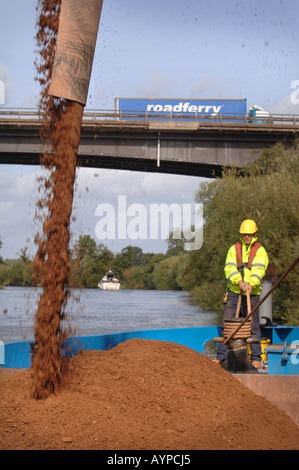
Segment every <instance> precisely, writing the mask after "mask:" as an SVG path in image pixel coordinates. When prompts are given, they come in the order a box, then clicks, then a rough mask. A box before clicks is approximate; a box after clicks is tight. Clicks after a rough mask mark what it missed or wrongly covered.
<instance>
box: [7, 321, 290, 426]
mask: <svg viewBox="0 0 299 470" xmlns="http://www.w3.org/2000/svg"><path fill="white" fill-rule="evenodd" d="M220 331H221V326H207V327H198V328H196V327H195V328H194V327H193V328H171V329H158V330H139V331H124V332H121V333H113V334H105V335H95V336H75V337H70V338H68V340H67V341H66V343H65V349H64V350H65V354H66V355H68V356H71V355H77V354H78V353H79V352H80V351H84V350H109V349H112V348H114V347H116V346H117V345H118V344H119V343H123V342H125V341H128V340H130V339H133V338H142V339H148V340H159V341H170V342H174V343H177V344H180V345H182V346H186V347H188V348H191V349H194V350H195V351H197V352H199V353H201V354H204V355H206V356H209V355H210V354H209V352H207V351H208V350H207V348H208V349H209V346H210V347H211V343H212V344H213V345H215V343H214V338H215V337H219V336H220ZM261 332H262V338H264V339H268V340H269V344H268V346H267V347H266V348H265V350H264V352H265V353H266V355H267V361H266V362H265V363H264V367H263V368H262V369H261V370H256V369H254V370H250V369H249V370H248V371H246V372H234V373H232V375H233V376H234V377H235V378H236V379H237V380H239V381H240V382H241V383H243V384H244V385H245V386H247V387H248V388H250V389H251V390H252V391H254V392H255V393H256V394H258V395H262V396H264V397H265V398H267V399H268V401H270V402H271V403H273V404H274V405H275V406H277V407H278V408H280V409H282V410H283V411H285V412H286V413H287V414H288V415H289V416H290V417H291V418H292V419H293V421H294V422H295V423H296V424H297V426H299V406H298V403H299V327H291V326H268V327H261ZM32 344H33V343H32V341H21V342H16V343H7V344H4V345H3V344H2V345H1V348H0V349H1V351H0V353H1V354H0V355H1V356H2V357H1V365H0V367H3V368H10V369H28V368H30V366H31V345H32ZM215 367H220V366H218V365H216V364H215ZM228 373H230V372H228Z"/></svg>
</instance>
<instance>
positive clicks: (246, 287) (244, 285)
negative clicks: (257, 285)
mask: <svg viewBox="0 0 299 470" xmlns="http://www.w3.org/2000/svg"><path fill="white" fill-rule="evenodd" d="M238 286H239V287H240V290H241V291H243V292H246V293H247V292H248V293H249V294H250V293H251V291H252V286H249V285H248V284H247V283H246V282H244V281H239V282H238Z"/></svg>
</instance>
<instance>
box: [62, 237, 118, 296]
mask: <svg viewBox="0 0 299 470" xmlns="http://www.w3.org/2000/svg"><path fill="white" fill-rule="evenodd" d="M113 258H114V255H113V253H112V252H111V251H110V250H108V248H107V247H105V246H104V245H103V244H100V245H97V244H96V242H95V241H94V240H93V238H91V237H90V235H83V236H80V237H79V239H78V241H77V242H76V243H75V245H74V248H73V250H72V252H71V273H70V285H71V287H97V285H98V283H99V282H100V280H101V278H102V277H103V275H104V274H106V271H107V270H108V269H110V267H111V265H112V263H113Z"/></svg>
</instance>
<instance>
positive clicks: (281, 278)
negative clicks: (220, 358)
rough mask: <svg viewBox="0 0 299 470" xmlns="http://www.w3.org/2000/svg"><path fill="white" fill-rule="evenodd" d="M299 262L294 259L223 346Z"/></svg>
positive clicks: (297, 259) (298, 259)
mask: <svg viewBox="0 0 299 470" xmlns="http://www.w3.org/2000/svg"><path fill="white" fill-rule="evenodd" d="M298 261H299V256H298V258H296V259H295V260H294V261H293V263H292V264H291V266H290V267H289V268H288V269H287V270H286V271H285V272H284V273H283V275H282V276H281V277H280V278H279V279H278V281H276V282H275V284H274V285H273V286H272V288H271V289H270V290H269V292H267V294H266V295H265V296H264V297H263V298H262V300H260V301H259V303H258V304H257V305H256V306H255V307H254V308H253V309H252V310H251V312H250V313H248V315H247V317H245V318H244V320H243V321H242V322H241V323H240V324H239V325H238V326H237V328H236V329H235V331H234V332H233V333H231V334H230V335H229V336H228V337H227V338H226V339H225V340H224V344H227V343H228V342H229V341H230V340H231V339H232V338H233V337H234V335H235V334H236V333H237V332H238V331H239V329H240V328H241V327H242V326H243V325H244V323H246V322H247V321H248V320H249V319H250V318H251V317H252V315H253V314H254V312H256V311H257V309H258V308H259V307H260V306H261V305H262V303H263V302H265V300H266V299H267V298H268V297H269V295H270V294H272V292H273V291H274V290H275V289H276V287H278V286H279V284H280V283H281V282H282V281H283V279H284V278H285V277H286V276H287V275H288V274H289V272H290V271H291V270H292V269H293V268H294V267H295V266H296V264H297V263H298Z"/></svg>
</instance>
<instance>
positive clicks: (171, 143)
mask: <svg viewBox="0 0 299 470" xmlns="http://www.w3.org/2000/svg"><path fill="white" fill-rule="evenodd" d="M157 119H158V120H157ZM159 119H160V120H159ZM250 119H251V121H252V118H250ZM230 121H231V118H230V119H226V118H225V117H224V116H222V117H221V119H218V120H217V121H215V117H213V120H212V121H211V118H210V119H209V118H206V119H203V118H202V117H201V118H200V119H199V120H197V121H191V120H190V119H188V118H186V117H184V118H183V117H181V118H180V117H179V116H172V119H171V120H170V119H169V118H168V119H167V118H166V117H165V115H163V116H160V117H159V116H158V117H157V115H155V120H153V119H152V118H151V116H150V115H143V114H137V113H135V114H133V113H130V114H128V115H124V114H123V115H121V116H120V115H119V114H117V113H115V112H114V111H112V112H104V111H87V110H86V111H85V112H84V117H83V122H82V132H81V140H80V146H79V151H78V156H77V160H78V166H82V167H93V168H113V169H120V170H132V171H146V172H162V173H172V174H183V175H193V176H203V177H212V176H213V175H217V176H220V175H221V172H222V168H223V166H226V167H238V168H241V167H243V166H244V165H246V164H247V163H248V162H249V161H251V160H254V159H255V158H257V152H258V151H260V150H262V149H263V148H266V147H271V146H273V145H274V144H275V143H277V142H283V143H284V144H285V145H286V146H288V145H290V144H291V143H292V142H293V141H294V139H295V138H296V137H298V135H299V116H296V115H288V116H287V115H279V116H273V115H272V116H270V117H269V118H268V119H267V121H266V122H265V121H264V122H263V123H261V122H249V118H248V116H246V115H245V116H244V117H243V118H242V119H239V121H237V119H235V120H234V122H230ZM41 125H42V119H41V116H40V115H39V114H38V112H37V111H36V110H19V111H18V110H13V111H12V110H4V109H0V163H1V164H16V165H17V164H18V165H39V164H40V155H41V154H42V153H43V152H44V151H47V150H49V149H47V148H45V147H44V146H43V145H42V143H41V140H40V129H41Z"/></svg>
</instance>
